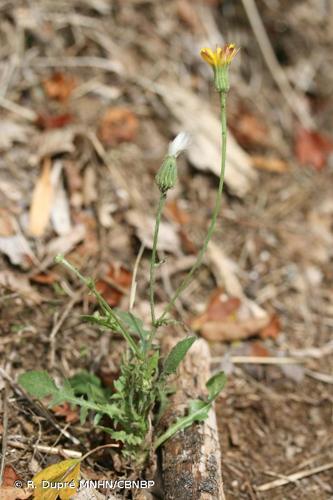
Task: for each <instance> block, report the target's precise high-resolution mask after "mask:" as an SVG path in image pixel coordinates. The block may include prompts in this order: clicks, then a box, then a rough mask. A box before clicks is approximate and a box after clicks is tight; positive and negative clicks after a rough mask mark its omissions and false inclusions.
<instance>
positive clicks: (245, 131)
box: [230, 112, 268, 147]
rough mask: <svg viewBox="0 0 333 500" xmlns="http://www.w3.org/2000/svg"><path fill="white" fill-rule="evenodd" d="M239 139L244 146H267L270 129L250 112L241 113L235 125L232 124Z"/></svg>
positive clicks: (232, 128) (233, 130)
mask: <svg viewBox="0 0 333 500" xmlns="http://www.w3.org/2000/svg"><path fill="white" fill-rule="evenodd" d="M230 128H231V130H232V132H233V134H234V135H235V137H236V139H237V141H238V142H239V143H240V144H241V145H242V146H244V147H249V146H267V144H268V140H267V138H268V130H267V126H266V125H265V124H264V123H263V121H262V120H261V119H259V118H258V117H257V116H255V115H252V114H250V113H244V112H242V113H239V114H238V116H237V118H236V120H235V126H232V125H230Z"/></svg>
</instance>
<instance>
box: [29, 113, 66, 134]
mask: <svg viewBox="0 0 333 500" xmlns="http://www.w3.org/2000/svg"><path fill="white" fill-rule="evenodd" d="M72 121H73V116H72V115H71V114H70V113H63V114H61V115H48V114H45V113H40V114H39V115H38V116H37V120H36V125H37V127H39V128H41V129H42V130H51V129H54V128H63V127H66V125H68V124H69V123H71V122H72Z"/></svg>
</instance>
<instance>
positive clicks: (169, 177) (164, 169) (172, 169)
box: [155, 155, 177, 193]
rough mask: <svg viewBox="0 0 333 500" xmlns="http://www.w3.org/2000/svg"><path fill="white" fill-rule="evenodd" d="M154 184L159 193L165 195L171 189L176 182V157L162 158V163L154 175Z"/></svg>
mask: <svg viewBox="0 0 333 500" xmlns="http://www.w3.org/2000/svg"><path fill="white" fill-rule="evenodd" d="M155 182H156V184H157V186H158V189H159V190H160V191H161V193H166V192H167V191H168V190H169V189H171V188H173V187H174V186H175V185H176V182H177V163H176V157H175V156H171V155H168V156H166V157H165V158H164V160H163V163H162V165H161V167H160V169H159V171H158V172H157V174H156V177H155Z"/></svg>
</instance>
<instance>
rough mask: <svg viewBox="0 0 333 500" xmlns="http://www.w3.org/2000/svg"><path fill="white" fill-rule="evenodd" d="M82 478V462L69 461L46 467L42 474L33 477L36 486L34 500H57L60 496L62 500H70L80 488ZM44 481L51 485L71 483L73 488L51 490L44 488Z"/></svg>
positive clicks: (77, 460)
mask: <svg viewBox="0 0 333 500" xmlns="http://www.w3.org/2000/svg"><path fill="white" fill-rule="evenodd" d="M79 476H80V460H79V459H69V460H63V461H62V462H58V463H57V464H54V465H50V467H46V469H43V470H42V471H41V472H39V473H38V474H36V476H34V477H33V479H32V480H33V482H34V485H35V490H34V499H35V500H56V499H57V498H58V496H59V497H60V499H61V500H70V498H71V497H72V495H74V494H75V493H76V490H77V489H78V486H79ZM43 481H49V482H51V483H58V482H59V483H64V482H66V483H69V484H70V485H73V487H70V486H68V487H67V488H58V489H50V488H43V486H42V485H43Z"/></svg>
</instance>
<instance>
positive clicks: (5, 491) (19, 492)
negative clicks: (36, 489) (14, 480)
mask: <svg viewBox="0 0 333 500" xmlns="http://www.w3.org/2000/svg"><path fill="white" fill-rule="evenodd" d="M32 492H33V490H28V489H26V488H22V489H21V488H15V487H12V486H4V487H2V486H0V500H25V499H26V498H30V497H31V495H32Z"/></svg>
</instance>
